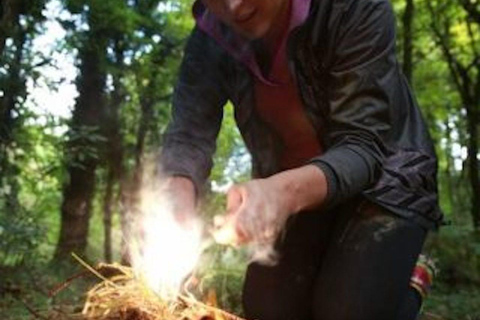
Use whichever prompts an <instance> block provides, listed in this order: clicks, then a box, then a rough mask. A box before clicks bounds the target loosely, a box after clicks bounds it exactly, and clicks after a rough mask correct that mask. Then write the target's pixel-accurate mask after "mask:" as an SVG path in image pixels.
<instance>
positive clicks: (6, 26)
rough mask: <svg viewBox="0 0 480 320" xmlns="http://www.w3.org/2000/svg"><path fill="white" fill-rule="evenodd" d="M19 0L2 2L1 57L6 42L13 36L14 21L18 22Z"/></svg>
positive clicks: (0, 5)
mask: <svg viewBox="0 0 480 320" xmlns="http://www.w3.org/2000/svg"><path fill="white" fill-rule="evenodd" d="M18 4H19V1H18V0H2V3H1V4H0V10H1V11H0V13H1V15H0V56H1V55H2V54H3V50H4V49H5V41H6V40H7V38H8V37H9V35H10V34H11V30H12V29H13V28H12V23H13V21H17V20H18Z"/></svg>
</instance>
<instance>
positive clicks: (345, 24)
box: [312, 0, 400, 206]
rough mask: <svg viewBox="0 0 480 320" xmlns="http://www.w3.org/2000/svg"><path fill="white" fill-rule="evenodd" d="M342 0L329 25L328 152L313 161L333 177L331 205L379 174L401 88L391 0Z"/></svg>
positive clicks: (326, 131)
mask: <svg viewBox="0 0 480 320" xmlns="http://www.w3.org/2000/svg"><path fill="white" fill-rule="evenodd" d="M338 3H340V4H341V5H342V6H341V9H339V8H336V9H337V10H339V11H341V13H338V12H337V13H336V16H335V15H334V16H333V17H334V18H333V19H332V20H333V22H332V23H331V25H329V29H330V31H329V32H331V33H332V34H333V35H332V36H329V38H328V39H329V40H328V41H329V46H330V47H331V48H334V49H333V51H332V52H331V54H330V55H331V56H330V59H331V60H330V74H329V77H330V81H329V85H328V89H327V92H328V100H329V101H328V111H327V112H328V115H327V121H326V122H327V123H326V130H325V131H324V132H325V134H326V136H325V141H326V152H325V153H324V154H323V155H321V156H319V157H316V158H314V159H313V160H312V163H313V164H315V165H317V166H318V167H320V168H321V169H322V170H323V171H324V173H325V175H326V178H327V183H328V190H329V191H328V194H327V199H326V205H327V206H330V205H333V204H337V203H339V202H341V201H343V200H345V199H347V198H349V197H352V196H354V195H356V194H359V193H360V192H362V191H364V190H365V189H366V188H367V187H369V186H372V184H373V183H375V181H376V180H377V179H378V177H379V173H380V169H381V166H382V163H383V161H384V159H385V158H386V156H387V152H388V149H387V147H386V145H387V144H386V141H387V139H388V136H389V133H390V129H391V121H395V119H392V116H391V115H392V114H393V112H392V110H391V108H393V107H394V104H393V103H392V101H394V100H393V99H395V95H396V93H395V90H399V89H400V88H399V87H398V82H399V77H400V74H399V71H398V66H397V62H396V57H395V27H394V23H395V21H394V15H393V12H392V8H391V6H390V4H389V1H388V0H362V1H355V0H353V1H339V2H338ZM345 3H348V5H346V4H345ZM332 30H335V31H334V32H332ZM397 120H398V121H400V119H397Z"/></svg>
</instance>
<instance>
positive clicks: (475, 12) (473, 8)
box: [461, 0, 480, 24]
mask: <svg viewBox="0 0 480 320" xmlns="http://www.w3.org/2000/svg"><path fill="white" fill-rule="evenodd" d="M461 3H462V7H463V8H464V9H465V11H467V13H468V15H469V16H470V18H472V19H473V20H475V22H477V23H478V24H480V10H479V9H478V8H477V7H478V3H477V1H475V2H472V1H471V0H461Z"/></svg>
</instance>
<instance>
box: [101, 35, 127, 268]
mask: <svg viewBox="0 0 480 320" xmlns="http://www.w3.org/2000/svg"><path fill="white" fill-rule="evenodd" d="M119 38H120V37H119ZM114 52H115V69H114V71H113V73H112V75H113V87H114V90H113V92H112V94H111V100H110V103H109V109H108V112H107V114H106V118H105V120H104V121H103V123H102V125H103V129H104V132H105V136H106V137H107V141H108V145H107V157H106V160H107V166H108V178H107V188H106V193H105V198H104V210H103V212H104V213H103V217H104V218H103V220H104V234H105V240H104V241H105V243H104V254H105V259H106V261H107V262H110V261H111V259H112V215H113V211H114V210H113V208H114V207H116V206H115V205H114V203H113V201H114V199H113V190H114V187H115V185H117V184H118V183H119V181H120V180H121V178H122V173H123V172H124V168H123V143H122V136H121V133H120V120H119V111H120V107H121V105H122V103H124V102H125V90H124V87H123V84H122V82H121V78H122V75H123V74H124V72H123V70H124V69H125V64H124V48H123V47H122V45H121V40H120V39H116V40H115V45H114Z"/></svg>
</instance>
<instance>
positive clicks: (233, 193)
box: [226, 186, 244, 215]
mask: <svg viewBox="0 0 480 320" xmlns="http://www.w3.org/2000/svg"><path fill="white" fill-rule="evenodd" d="M243 198H244V197H243V195H242V192H241V189H240V188H239V187H237V186H233V187H231V188H230V189H229V190H228V192H227V212H226V213H227V215H235V213H236V212H237V211H238V210H239V209H240V207H241V206H242V204H243V200H244V199H243Z"/></svg>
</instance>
